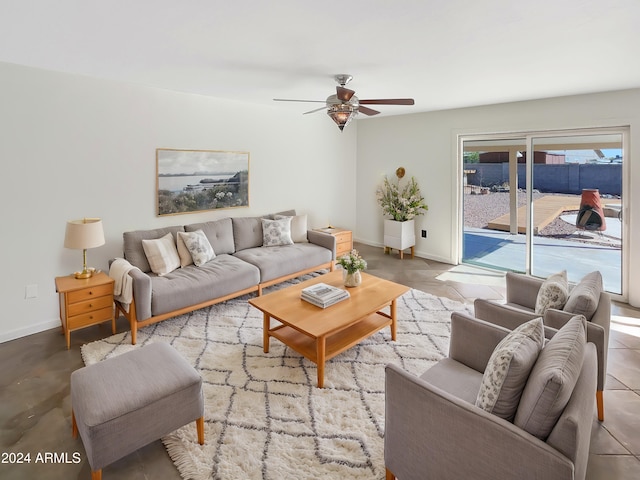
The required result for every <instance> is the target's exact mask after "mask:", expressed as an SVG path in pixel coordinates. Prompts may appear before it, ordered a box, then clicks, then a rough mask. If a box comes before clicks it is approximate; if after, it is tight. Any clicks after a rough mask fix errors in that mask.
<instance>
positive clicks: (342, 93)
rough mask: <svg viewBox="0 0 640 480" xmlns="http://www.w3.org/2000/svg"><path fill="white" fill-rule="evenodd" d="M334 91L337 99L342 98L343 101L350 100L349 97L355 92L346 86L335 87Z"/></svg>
mask: <svg viewBox="0 0 640 480" xmlns="http://www.w3.org/2000/svg"><path fill="white" fill-rule="evenodd" d="M336 92H337V97H338V100H342V101H343V102H348V101H349V100H351V97H353V96H354V95H355V94H356V92H354V91H353V90H349V89H348V88H344V87H336Z"/></svg>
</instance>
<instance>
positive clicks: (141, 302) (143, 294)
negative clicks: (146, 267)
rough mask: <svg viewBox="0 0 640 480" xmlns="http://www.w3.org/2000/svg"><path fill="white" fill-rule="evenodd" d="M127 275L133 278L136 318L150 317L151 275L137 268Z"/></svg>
mask: <svg viewBox="0 0 640 480" xmlns="http://www.w3.org/2000/svg"><path fill="white" fill-rule="evenodd" d="M129 275H130V276H131V278H132V279H133V301H134V302H135V305H136V320H138V321H141V320H146V319H147V318H151V277H150V276H149V275H147V274H146V273H143V272H142V271H141V270H139V269H137V268H134V269H133V270H131V271H130V272H129Z"/></svg>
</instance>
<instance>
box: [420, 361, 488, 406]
mask: <svg viewBox="0 0 640 480" xmlns="http://www.w3.org/2000/svg"><path fill="white" fill-rule="evenodd" d="M420 378H421V379H423V380H425V381H426V382H429V383H430V384H431V385H435V386H436V387H438V388H439V389H441V390H444V391H445V392H447V393H450V394H451V395H453V396H454V397H457V398H460V399H462V400H464V401H466V402H469V403H471V404H473V402H475V401H476V397H477V396H478V390H479V389H480V384H481V383H482V373H480V372H478V371H476V370H474V369H473V368H471V367H468V366H466V365H464V364H463V363H460V362H457V361H455V360H453V359H451V358H448V357H445V358H443V359H441V360H440V361H439V362H438V363H436V364H435V365H433V366H432V367H431V368H429V370H427V371H426V372H424V373H423V374H422V375H420Z"/></svg>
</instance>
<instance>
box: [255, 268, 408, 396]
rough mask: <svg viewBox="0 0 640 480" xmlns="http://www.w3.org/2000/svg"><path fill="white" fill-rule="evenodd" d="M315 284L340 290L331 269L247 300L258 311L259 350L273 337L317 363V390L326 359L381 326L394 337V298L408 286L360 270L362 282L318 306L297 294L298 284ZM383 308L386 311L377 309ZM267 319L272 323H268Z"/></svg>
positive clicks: (337, 277)
mask: <svg viewBox="0 0 640 480" xmlns="http://www.w3.org/2000/svg"><path fill="white" fill-rule="evenodd" d="M316 283H326V284H328V285H333V286H336V287H340V288H345V287H343V286H342V271H341V270H336V271H333V272H331V273H328V274H326V275H321V276H319V277H316V278H313V279H311V280H307V281H305V282H302V283H300V284H298V285H294V286H292V287H287V288H283V289H282V290H278V291H276V292H273V293H268V294H266V295H262V296H260V297H256V298H252V299H250V300H249V303H250V304H251V305H253V306H254V307H256V308H257V309H258V310H260V311H261V312H262V313H263V314H264V332H263V342H264V352H265V353H269V337H275V338H277V339H278V340H280V341H281V342H282V343H284V344H285V345H287V346H288V347H290V348H292V349H293V350H295V351H296V352H298V353H299V354H301V355H303V356H304V357H305V358H308V359H309V360H311V361H312V362H313V363H315V364H316V365H317V366H318V387H319V388H322V387H323V386H324V364H325V362H326V361H327V360H329V359H331V358H333V357H335V356H336V355H338V354H339V353H341V352H344V351H345V350H347V349H349V348H351V347H353V346H354V345H356V344H358V343H360V342H361V341H362V340H364V339H365V338H367V337H369V336H371V335H373V334H374V333H376V332H378V331H380V330H382V329H383V328H385V327H386V326H391V339H392V340H395V339H396V330H397V328H396V325H397V323H396V299H397V298H398V297H399V296H401V295H403V294H404V293H406V292H408V291H409V287H405V286H404V285H399V284H397V283H394V282H390V281H388V280H383V279H382V278H378V277H374V276H373V275H368V274H366V273H363V274H362V285H360V286H359V287H355V288H349V289H348V291H349V294H350V295H351V298H348V299H347V300H343V301H341V302H339V303H336V304H335V305H332V306H330V307H327V308H320V307H316V306H314V305H312V304H310V303H308V302H305V301H304V300H302V299H301V298H300V292H301V290H302V289H303V288H306V287H308V286H310V285H313V284H316ZM387 306H388V307H390V308H389V313H385V312H382V311H381V310H382V309H383V308H385V307H387ZM271 319H275V320H277V321H278V323H277V324H276V325H275V326H273V327H272V326H271Z"/></svg>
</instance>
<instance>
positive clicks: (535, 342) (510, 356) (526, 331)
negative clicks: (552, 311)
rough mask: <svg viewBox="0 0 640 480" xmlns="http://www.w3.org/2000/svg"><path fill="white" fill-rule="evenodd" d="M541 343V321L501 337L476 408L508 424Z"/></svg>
mask: <svg viewBox="0 0 640 480" xmlns="http://www.w3.org/2000/svg"><path fill="white" fill-rule="evenodd" d="M543 344H544V325H543V323H542V318H535V319H533V320H529V321H528V322H527V323H523V324H522V325H520V326H519V327H518V328H516V329H515V330H513V331H512V332H511V333H509V334H508V335H507V336H506V337H504V338H503V339H502V341H501V342H500V343H499V344H498V345H497V346H496V348H495V349H494V350H493V353H492V354H491V357H490V358H489V362H488V363H487V367H486V368H485V371H484V375H483V376H482V384H481V385H480V391H479V392H478V397H477V398H476V406H477V407H480V408H482V409H483V410H486V411H487V412H489V413H493V414H494V415H496V416H498V417H500V418H504V419H505V420H508V421H510V422H512V421H513V418H514V417H515V414H516V410H517V409H518V403H519V402H520V396H521V395H522V391H523V390H524V387H525V385H526V383H527V378H529V373H530V372H531V369H532V368H533V366H534V365H535V363H536V360H537V359H538V354H539V353H540V350H542V346H543Z"/></svg>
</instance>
